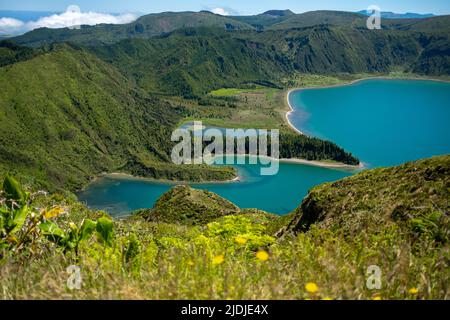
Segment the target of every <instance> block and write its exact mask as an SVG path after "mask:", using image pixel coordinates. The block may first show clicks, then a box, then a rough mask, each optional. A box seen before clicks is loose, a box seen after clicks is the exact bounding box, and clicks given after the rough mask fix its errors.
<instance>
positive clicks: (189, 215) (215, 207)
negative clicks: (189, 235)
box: [138, 185, 240, 225]
mask: <svg viewBox="0 0 450 320" xmlns="http://www.w3.org/2000/svg"><path fill="white" fill-rule="evenodd" d="M239 212H240V209H239V208H238V207H237V206H236V205H234V204H233V203H231V202H230V201H228V200H226V199H224V198H222V197H220V196H218V195H216V194H215V193H213V192H209V191H205V190H197V189H193V188H191V187H189V186H187V185H180V186H176V187H173V188H172V189H171V190H169V191H167V192H166V193H164V194H163V195H162V196H161V197H160V198H159V199H158V201H156V203H155V205H154V206H153V208H152V209H149V210H142V211H141V212H139V213H138V215H139V216H141V217H143V218H144V219H145V220H147V221H152V222H165V223H181V224H187V225H199V224H200V225H201V224H207V223H209V222H211V221H213V220H215V219H217V218H220V217H222V216H225V215H230V214H237V213H239Z"/></svg>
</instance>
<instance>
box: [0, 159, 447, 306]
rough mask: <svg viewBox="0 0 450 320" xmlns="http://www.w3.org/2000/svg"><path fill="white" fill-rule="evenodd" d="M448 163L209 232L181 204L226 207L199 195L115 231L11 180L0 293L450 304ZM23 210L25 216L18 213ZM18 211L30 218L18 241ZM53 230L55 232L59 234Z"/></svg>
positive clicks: (388, 172) (434, 162)
mask: <svg viewBox="0 0 450 320" xmlns="http://www.w3.org/2000/svg"><path fill="white" fill-rule="evenodd" d="M449 167H450V156H442V157H435V158H431V159H426V160H421V161H417V162H412V163H408V164H405V165H402V166H398V167H393V168H387V169H375V170H370V171H364V172H362V173H360V174H358V175H356V176H354V177H350V178H346V179H343V180H340V181H337V182H334V183H329V184H324V185H321V186H318V187H316V188H315V189H314V190H312V192H311V194H310V195H309V196H308V197H307V198H306V199H305V200H304V202H303V204H302V205H301V207H300V208H299V209H298V210H297V211H296V212H294V213H293V214H291V215H288V216H285V217H278V216H274V215H270V214H267V213H263V212H259V211H257V210H243V211H241V212H232V211H233V210H230V213H232V214H231V215H225V216H221V217H217V218H215V219H213V220H211V221H210V222H207V221H203V222H202V223H201V224H200V225H191V224H186V223H185V222H186V220H185V219H184V218H183V215H182V214H183V213H184V210H182V208H183V206H184V205H186V206H187V211H189V208H190V209H195V208H199V209H202V204H204V205H206V206H209V207H210V208H211V209H212V210H217V208H218V207H217V204H218V203H219V202H220V200H219V199H218V198H216V197H214V196H213V197H212V201H211V203H209V202H208V200H207V198H208V196H207V195H208V194H207V193H203V192H200V193H197V192H196V191H194V190H192V189H186V188H181V189H175V192H173V191H172V192H169V193H167V194H166V195H164V196H163V197H164V199H165V200H166V201H164V203H170V205H171V206H172V208H174V209H177V210H174V211H171V212H172V213H173V214H174V215H173V216H172V218H174V219H173V220H172V223H165V222H148V221H146V220H145V219H143V218H142V217H140V216H139V215H137V216H134V217H131V218H128V219H121V220H116V221H112V226H111V223H110V220H108V219H107V218H105V217H104V213H102V212H92V211H90V210H87V209H85V208H84V207H83V206H81V205H80V204H79V203H77V202H74V201H73V200H70V199H67V198H64V197H63V196H61V195H58V194H53V195H44V194H42V193H40V192H33V191H32V190H29V189H28V190H27V192H28V193H27V192H26V191H24V190H22V189H21V187H20V186H19V185H18V184H17V183H16V182H15V181H14V180H13V179H12V178H10V177H8V178H7V179H6V180H5V182H4V183H3V192H2V193H1V199H0V202H1V203H2V206H1V217H2V219H1V220H0V222H1V224H0V229H1V238H0V243H1V244H2V245H1V248H2V249H1V250H2V252H1V255H2V258H1V260H0V261H1V265H0V286H1V290H0V298H3V299H24V298H28V299H30V298H35V299H36V298H39V299H60V298H65V299H80V298H84V299H85V298H94V299H98V298H103V299H106V298H107V299H111V298H121V299H186V298H192V299H226V298H229V299H446V298H448V297H449V294H450V292H449V288H448V282H449V281H450V273H449V272H448V266H449V258H450V256H449V250H448V245H449V241H448V240H449V223H448V222H449V221H448V216H447V214H446V212H448V209H449V208H448V198H449V183H450V182H449V172H448V168H449ZM378 185H380V186H379V187H377V186H378ZM391 190H392V191H391ZM178 191H182V192H181V193H182V196H181V197H180V193H179V192H178ZM185 192H186V193H190V196H188V197H185V195H186V194H185ZM167 197H168V198H167ZM166 198H167V199H166ZM198 199H199V201H198V202H197V200H198ZM187 200H189V201H187ZM178 201H179V202H178ZM218 201H219V202H218ZM177 204H178V206H177ZM25 206H26V208H27V211H26V212H27V214H26V215H22V214H21V213H18V212H22V210H23V208H24V207H25ZM230 209H232V207H231V206H230ZM196 213H197V215H198V217H201V216H203V214H208V213H209V210H205V211H201V212H200V211H199V212H196ZM316 213H317V215H316ZM176 214H180V216H179V219H180V220H178V221H177V219H176ZM314 215H316V216H315V217H314ZM11 216H13V217H14V218H13V220H14V221H16V222H17V221H18V220H20V221H21V222H20V223H16V222H14V223H16V224H15V226H14V227H13V229H14V230H15V231H14V232H13V233H12V234H11V232H12V231H11V230H12V229H11V228H12V225H13V224H14V223H12V224H11V222H5V221H10V220H9V217H11ZM19 216H21V217H24V219H22V218H20V219H18V217H19ZM299 216H300V219H299ZM102 217H103V218H102ZM205 217H208V216H207V215H206V216H205ZM302 217H303V218H302ZM88 219H90V220H88ZM208 219H209V218H208ZM290 220H292V221H290ZM299 221H302V222H301V223H300V224H299ZM305 221H308V224H307V225H306V224H305V223H304V222H305ZM48 223H51V224H52V225H55V226H57V228H56V227H55V228H54V229H53V231H52V233H53V234H54V236H53V237H52V236H51V235H52V233H48V232H47V230H48V228H46V227H45V226H46V224H48ZM42 224H43V225H44V227H40V226H41V225H42ZM99 224H100V225H106V227H105V228H103V227H98V226H99ZM94 225H95V228H94ZM300 225H301V226H302V228H298V227H297V226H300ZM33 226H34V227H33ZM83 226H85V227H83ZM294 226H295V228H293V227H294ZM306 226H307V227H306ZM111 227H112V228H111ZM279 229H282V230H283V231H282V232H278V235H283V236H282V237H278V236H275V233H276V231H277V230H279ZM30 230H31V231H30ZM57 230H58V231H57ZM59 230H61V231H62V233H63V234H64V235H65V237H66V236H67V235H69V234H73V235H74V236H75V237H74V238H72V239H75V240H76V242H74V243H75V244H76V248H77V250H75V249H71V248H72V247H73V245H71V246H70V247H69V248H68V249H67V248H66V247H65V246H64V245H62V243H60V242H58V241H55V240H56V239H57V238H58V237H59V234H60V233H61V231H59ZM62 233H61V234H62ZM94 234H95V235H96V236H95V237H94ZM70 265H76V266H79V267H80V271H81V277H82V283H81V289H80V290H76V289H75V290H70V289H69V288H67V286H66V283H67V280H68V277H69V276H70V275H69V274H67V273H66V268H67V267H68V266H70ZM370 265H377V266H379V267H380V269H381V271H382V274H381V281H382V288H381V289H380V290H370V289H368V288H367V287H366V280H367V277H368V274H367V268H368V266H370ZM43 270H45V272H43Z"/></svg>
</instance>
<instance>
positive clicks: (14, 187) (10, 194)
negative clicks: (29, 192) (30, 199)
mask: <svg viewBox="0 0 450 320" xmlns="http://www.w3.org/2000/svg"><path fill="white" fill-rule="evenodd" d="M3 191H5V193H6V196H7V198H9V199H12V200H16V201H19V202H22V203H23V202H25V201H26V196H25V193H24V191H23V190H22V187H21V186H20V185H19V183H18V182H17V181H16V179H14V178H13V177H11V176H9V175H7V176H6V177H5V180H4V181H3Z"/></svg>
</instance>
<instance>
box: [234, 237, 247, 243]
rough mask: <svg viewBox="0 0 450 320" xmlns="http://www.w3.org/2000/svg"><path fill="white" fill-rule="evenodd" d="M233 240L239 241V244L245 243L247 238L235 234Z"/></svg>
mask: <svg viewBox="0 0 450 320" xmlns="http://www.w3.org/2000/svg"><path fill="white" fill-rule="evenodd" d="M234 241H235V242H236V243H239V244H246V243H247V239H246V238H244V237H242V236H237V237H236V238H234Z"/></svg>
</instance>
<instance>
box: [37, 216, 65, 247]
mask: <svg viewBox="0 0 450 320" xmlns="http://www.w3.org/2000/svg"><path fill="white" fill-rule="evenodd" d="M39 229H40V230H41V231H42V233H43V234H44V236H46V237H47V239H49V240H50V241H52V242H55V243H57V244H62V243H63V242H64V241H63V240H64V239H65V238H66V234H65V233H64V231H63V230H62V229H61V228H59V227H58V225H57V224H56V223H54V222H52V221H46V222H43V223H41V224H40V225H39Z"/></svg>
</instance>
